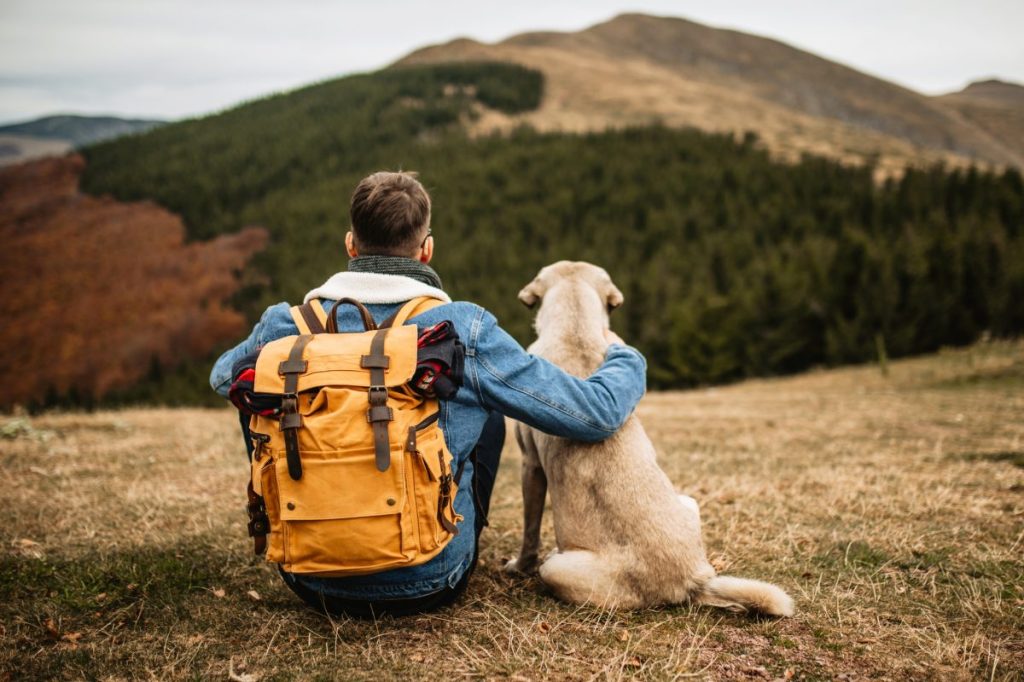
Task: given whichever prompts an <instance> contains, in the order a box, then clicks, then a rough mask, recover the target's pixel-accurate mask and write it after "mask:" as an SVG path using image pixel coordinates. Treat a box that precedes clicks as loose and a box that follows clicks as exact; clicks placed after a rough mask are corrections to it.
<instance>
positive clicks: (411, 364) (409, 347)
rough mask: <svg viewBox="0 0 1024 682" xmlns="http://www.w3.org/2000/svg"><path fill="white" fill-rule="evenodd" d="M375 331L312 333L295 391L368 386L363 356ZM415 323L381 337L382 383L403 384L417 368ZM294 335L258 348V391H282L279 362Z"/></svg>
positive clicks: (280, 362) (288, 348)
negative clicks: (385, 359)
mask: <svg viewBox="0 0 1024 682" xmlns="http://www.w3.org/2000/svg"><path fill="white" fill-rule="evenodd" d="M376 333H377V332H375V331H369V332H360V333H351V334H315V335H313V337H312V339H311V340H310V341H309V343H308V344H306V347H305V350H304V352H303V354H302V355H303V359H304V360H305V362H306V370H305V371H304V372H303V373H302V374H300V375H299V377H298V390H297V391H296V392H297V393H301V392H302V391H308V390H311V389H316V388H320V387H321V386H352V387H363V388H369V387H370V372H368V371H367V370H366V368H365V367H364V366H363V364H362V358H363V356H365V355H369V354H370V344H371V342H372V341H373V337H374V335H375V334H376ZM417 335H418V332H417V329H416V326H415V325H403V326H401V327H395V328H392V329H389V330H388V333H387V337H386V338H385V340H384V354H385V355H387V356H388V359H389V362H388V367H387V368H385V369H384V384H383V385H384V386H386V387H388V388H393V387H398V386H402V385H404V384H406V383H407V382H408V381H409V380H411V379H412V376H413V373H414V372H415V371H416V338H417ZM296 338H298V337H297V336H286V337H284V338H280V339H277V340H275V341H271V342H270V343H268V344H267V345H266V346H264V347H263V350H261V351H260V356H259V359H258V360H257V361H256V381H255V385H254V390H255V391H256V392H257V393H277V394H284V393H285V388H284V384H285V377H284V375H283V374H281V373H280V369H281V364H282V363H284V362H286V361H287V360H288V356H289V354H290V353H291V351H292V347H293V346H294V345H295V340H296Z"/></svg>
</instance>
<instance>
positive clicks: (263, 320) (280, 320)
mask: <svg viewBox="0 0 1024 682" xmlns="http://www.w3.org/2000/svg"><path fill="white" fill-rule="evenodd" d="M289 310H290V307H289V305H288V304H287V303H278V304H275V305H272V306H270V307H269V308H267V309H266V310H265V311H263V315H262V316H261V317H260V321H259V322H257V323H256V326H255V327H253V328H252V332H251V333H250V334H249V336H248V337H247V338H246V339H245V340H244V341H242V342H241V343H240V344H238V345H237V346H235V347H234V348H232V349H231V350H229V351H227V352H225V353H224V354H223V355H221V356H220V357H219V358H217V362H215V363H213V369H212V370H211V371H210V386H211V387H212V388H213V390H214V391H216V392H217V394H218V395H219V396H221V397H222V398H227V397H228V389H230V388H231V380H232V379H233V378H234V377H232V376H231V368H232V367H234V365H235V363H236V362H238V361H239V360H240V359H241V358H243V357H245V356H246V355H248V354H249V353H251V352H253V351H254V350H256V349H257V348H260V347H261V346H263V345H264V344H266V343H269V342H270V341H273V340H274V339H276V338H279V337H282V336H288V335H290V334H297V333H298V331H299V330H298V327H296V326H295V323H294V322H292V317H291V313H290V312H289Z"/></svg>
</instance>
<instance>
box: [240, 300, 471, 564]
mask: <svg viewBox="0 0 1024 682" xmlns="http://www.w3.org/2000/svg"><path fill="white" fill-rule="evenodd" d="M344 304H348V305H354V306H355V307H356V308H358V310H359V311H360V313H361V315H362V319H363V324H364V327H365V329H366V331H364V332H356V333H343V332H338V331H337V328H336V323H335V320H336V317H335V313H336V310H337V308H338V306H339V305H344ZM440 304H441V302H440V301H437V300H434V299H429V298H416V299H413V300H411V301H409V302H408V303H406V304H405V305H403V306H402V307H401V309H399V311H398V312H397V313H396V314H395V315H394V317H393V318H392V319H391V320H388V321H385V322H383V323H382V324H381V325H380V327H377V326H376V325H375V324H374V321H373V318H372V316H371V315H370V313H369V311H367V309H366V308H365V307H364V306H363V305H362V304H361V303H359V302H357V301H354V300H352V299H342V300H340V301H338V302H337V303H336V304H335V305H334V308H332V309H331V311H330V314H325V312H324V310H323V307H322V306H321V305H320V303H319V301H317V300H315V299H314V300H313V301H310V302H309V303H307V304H303V305H301V306H295V307H293V308H292V311H291V312H292V318H293V319H294V320H295V323H296V325H297V326H298V328H299V335H298V336H287V337H284V338H281V339H277V340H275V341H272V342H270V343H268V344H267V345H266V346H264V347H263V349H262V350H261V351H260V353H259V357H258V359H257V361H256V378H255V386H254V390H255V391H256V392H257V393H270V394H279V395H281V396H282V413H281V415H280V418H278V417H265V416H253V417H252V419H251V421H250V431H251V435H252V437H253V439H254V441H255V444H256V447H255V450H254V453H253V458H252V478H251V482H250V489H249V515H250V523H249V532H250V535H252V536H254V538H255V540H256V552H257V553H262V551H264V550H265V551H266V558H267V560H268V561H273V562H277V563H279V564H281V566H282V568H283V569H284V570H285V571H288V572H291V573H305V574H313V575H321V576H346V575H363V574H367V573H375V572H377V571H382V570H385V569H389V568H397V567H401V566H415V565H417V564H422V563H424V562H426V561H428V560H430V559H431V558H433V557H435V556H437V554H439V553H440V552H441V550H442V549H444V547H445V545H446V544H448V542H449V541H450V540H451V539H452V537H453V536H454V535H456V534H458V529H457V527H456V525H455V524H456V523H457V522H458V521H461V520H462V517H461V516H460V515H457V514H456V513H455V509H454V506H453V502H454V499H455V493H456V490H457V486H456V480H455V479H456V476H455V475H453V472H452V455H451V453H450V452H449V451H448V446H447V445H446V444H445V440H444V434H443V433H442V431H441V429H440V428H439V426H438V424H437V417H438V401H437V399H435V398H424V397H423V396H420V395H418V394H417V393H415V392H413V391H412V390H411V389H410V388H409V387H408V386H407V382H409V381H410V379H412V377H413V373H414V372H415V370H416V352H417V337H418V333H417V328H416V326H415V325H406V324H404V323H405V321H406V320H407V319H409V318H410V317H412V316H413V315H415V314H419V313H421V312H424V311H426V310H429V309H430V308H433V307H436V306H438V305H440Z"/></svg>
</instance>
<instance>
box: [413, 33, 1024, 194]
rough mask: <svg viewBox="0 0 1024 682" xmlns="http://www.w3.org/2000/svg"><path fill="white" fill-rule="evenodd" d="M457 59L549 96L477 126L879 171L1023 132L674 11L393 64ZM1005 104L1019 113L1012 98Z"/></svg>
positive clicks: (448, 49)
mask: <svg viewBox="0 0 1024 682" xmlns="http://www.w3.org/2000/svg"><path fill="white" fill-rule="evenodd" d="M467 59H468V60H494V61H508V62H514V63H517V64H523V65H524V66H528V67H531V68H535V69H539V70H540V71H541V72H543V73H544V75H545V78H546V79H547V82H548V87H549V91H550V93H551V97H549V98H546V99H545V101H544V102H543V104H542V106H541V107H540V108H539V109H538V110H536V111H533V112H530V113H528V114H525V115H523V116H517V117H513V118H511V119H508V118H503V117H489V118H485V119H483V120H482V121H481V122H480V125H479V127H480V128H481V129H482V130H487V129H490V128H494V127H499V128H500V127H507V126H508V125H515V124H516V123H518V122H524V121H525V122H528V123H530V124H531V125H533V126H534V127H536V128H538V129H541V130H572V131H575V132H581V131H593V130H603V129H605V128H606V127H608V126H612V127H622V126H627V125H647V124H649V123H650V122H651V121H653V120H660V121H663V122H665V124H666V125H671V126H673V127H678V126H693V127H696V128H699V129H701V130H704V131H708V132H738V133H741V134H742V133H743V132H744V131H746V130H754V131H756V132H757V134H758V136H759V137H760V138H761V140H762V141H763V143H764V144H765V145H766V146H767V147H768V148H769V149H771V150H772V152H773V153H774V154H776V155H777V156H778V157H779V158H785V159H787V160H790V159H793V160H796V159H799V157H800V155H801V154H804V153H812V154H819V155H825V156H828V157H829V158H833V159H838V160H843V161H848V162H855V163H858V164H859V163H864V162H869V163H875V164H876V166H877V170H878V174H879V175H885V176H888V175H899V174H900V173H901V172H902V169H903V167H904V166H906V165H908V164H914V165H927V164H930V163H934V162H936V161H939V160H943V161H946V162H949V163H955V164H957V165H961V166H966V165H967V163H968V162H970V161H971V160H975V161H985V162H990V163H993V164H997V165H1002V164H1008V163H1009V164H1013V165H1015V166H1016V167H1018V168H1020V167H1022V166H1024V138H1021V136H1020V135H1019V134H1018V135H1001V134H998V132H996V131H994V130H993V129H991V127H990V126H988V125H986V124H985V123H983V122H981V121H979V120H977V119H976V118H974V117H971V116H968V117H966V118H965V117H964V116H963V115H961V114H960V113H958V112H957V111H956V110H955V108H950V106H948V103H947V101H946V100H944V99H941V100H940V99H935V98H931V97H927V96H925V95H922V94H920V93H918V92H914V91H912V90H908V89H907V88H904V87H901V86H898V85H896V84H894V83H890V82H888V81H885V80H883V79H880V78H876V77H874V76H870V75H868V74H865V73H861V72H859V71H857V70H855V69H852V68H850V67H848V66H845V65H843V64H838V63H836V62H833V61H829V60H827V59H823V58H822V57H819V56H817V55H815V54H812V53H809V52H805V51H803V50H800V49H797V48H795V47H792V46H790V45H786V44H785V43H781V42H779V41H777V40H771V39H768V38H763V37H760V36H756V35H751V34H748V33H742V32H739V31H731V30H725V29H718V28H713V27H711V26H705V25H702V24H698V23H695V22H691V21H686V20H684V19H678V18H673V17H656V16H649V15H644V14H623V15H621V16H618V17H615V18H614V19H611V20H609V21H606V22H603V23H600V24H597V25H595V26H591V27H589V28H587V29H584V30H582V31H576V32H567V33H563V32H555V31H545V32H532V33H523V34H519V35H515V36H512V37H510V38H507V39H505V40H502V41H501V42H497V43H493V44H491V43H481V42H477V41H474V40H471V39H466V38H460V39H457V40H453V41H451V42H449V43H445V44H441V45H433V46H428V47H425V48H422V49H419V50H416V51H415V52H413V53H411V54H409V55H408V56H406V57H405V58H403V59H402V60H401V61H400V62H399V63H400V64H426V63H443V62H452V61H461V60H467ZM1015 110H1016V112H1017V114H1018V115H1019V114H1021V113H1024V108H1022V107H1021V106H1020V105H1019V104H1018V105H1016V109H1015ZM1002 130H1003V131H1009V129H1008V128H1007V129H1002Z"/></svg>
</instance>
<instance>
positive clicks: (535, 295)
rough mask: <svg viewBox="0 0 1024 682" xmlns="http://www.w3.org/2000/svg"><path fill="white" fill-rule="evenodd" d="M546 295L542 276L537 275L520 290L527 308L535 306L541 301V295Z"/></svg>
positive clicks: (520, 298) (520, 296) (520, 297)
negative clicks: (542, 285)
mask: <svg viewBox="0 0 1024 682" xmlns="http://www.w3.org/2000/svg"><path fill="white" fill-rule="evenodd" d="M543 295H544V291H543V290H542V289H541V285H540V278H539V277H535V278H534V279H533V281H532V282H530V283H529V284H527V285H526V286H525V287H523V288H522V289H520V291H519V300H520V301H522V303H523V305H525V306H526V307H527V308H533V307H534V306H536V305H537V302H538V301H540V299H541V296H543Z"/></svg>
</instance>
